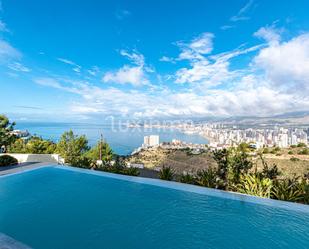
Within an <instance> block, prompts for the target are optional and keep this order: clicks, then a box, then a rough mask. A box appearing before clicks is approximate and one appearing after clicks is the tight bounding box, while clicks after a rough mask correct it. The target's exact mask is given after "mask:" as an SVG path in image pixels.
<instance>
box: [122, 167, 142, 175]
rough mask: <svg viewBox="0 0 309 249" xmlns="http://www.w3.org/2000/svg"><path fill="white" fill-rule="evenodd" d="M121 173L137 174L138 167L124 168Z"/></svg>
mask: <svg viewBox="0 0 309 249" xmlns="http://www.w3.org/2000/svg"><path fill="white" fill-rule="evenodd" d="M122 173H123V174H124V175H129V176H138V175H139V170H138V168H133V167H132V168H124V169H123V171H122Z"/></svg>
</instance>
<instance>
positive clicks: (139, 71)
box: [102, 50, 153, 86]
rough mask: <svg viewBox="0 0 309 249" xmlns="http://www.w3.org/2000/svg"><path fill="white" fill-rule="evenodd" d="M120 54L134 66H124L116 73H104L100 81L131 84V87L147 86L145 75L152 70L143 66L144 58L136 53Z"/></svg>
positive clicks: (122, 51)
mask: <svg viewBox="0 0 309 249" xmlns="http://www.w3.org/2000/svg"><path fill="white" fill-rule="evenodd" d="M120 54H121V55H122V56H124V57H127V58H128V59H129V60H130V61H131V63H133V64H134V65H124V66H123V67H121V68H120V69H118V70H117V71H110V72H106V73H105V74H104V76H103V78H102V81H103V82H105V83H107V82H113V83H118V84H131V85H133V86H141V85H147V84H148V83H149V80H148V79H147V76H146V73H147V72H152V71H153V70H152V69H151V68H149V67H147V66H146V65H145V59H144V56H143V55H142V54H140V53H138V52H136V51H133V52H132V53H129V52H127V51H126V50H121V51H120Z"/></svg>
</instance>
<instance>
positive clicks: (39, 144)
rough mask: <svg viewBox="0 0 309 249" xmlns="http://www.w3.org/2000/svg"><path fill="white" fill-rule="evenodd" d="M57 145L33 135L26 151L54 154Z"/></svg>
mask: <svg viewBox="0 0 309 249" xmlns="http://www.w3.org/2000/svg"><path fill="white" fill-rule="evenodd" d="M56 147H57V145H56V144H55V143H53V142H52V141H49V140H44V139H42V138H40V137H32V138H31V139H30V140H29V141H28V142H27V144H26V151H27V153H30V154H53V153H54V152H55V150H56Z"/></svg>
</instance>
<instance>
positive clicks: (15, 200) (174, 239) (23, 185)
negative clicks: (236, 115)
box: [0, 166, 309, 249]
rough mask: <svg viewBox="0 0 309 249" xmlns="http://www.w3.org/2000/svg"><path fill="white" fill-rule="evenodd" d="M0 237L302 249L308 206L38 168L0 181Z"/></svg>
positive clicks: (66, 247)
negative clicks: (4, 235) (0, 234)
mask: <svg viewBox="0 0 309 249" xmlns="http://www.w3.org/2000/svg"><path fill="white" fill-rule="evenodd" d="M259 203H261V204H259ZM0 233H4V234H6V235H8V236H10V237H12V238H14V239H16V240H18V241H20V242H22V243H24V244H26V245H28V246H30V247H32V248H34V249H79V248H80V249H88V248H89V249H96V248H98V249H104V248H106V249H113V248H119V249H139V248H147V249H159V248H171V249H174V248H175V249H180V248H184V249H193V248H198V249H202V248H209V249H211V248H214V249H220V248H225V249H229V248H231V249H234V248H250V249H254V248H258V249H262V248H267V249H269V248H272V249H276V248H293V249H296V248H304V249H308V248H309V206H304V205H297V204H286V203H284V202H279V201H270V200H263V199H260V198H254V197H247V196H242V195H235V194H229V193H223V192H220V191H215V190H209V189H206V188H200V187H196V186H190V185H184V184H178V183H170V182H163V181H160V180H151V179H141V178H134V177H126V176H115V175H112V174H108V173H101V172H98V173H93V172H92V171H88V170H81V169H73V168H68V167H62V168H61V167H60V166H57V167H44V168H40V169H36V170H32V171H28V172H24V173H20V174H15V175H9V176H4V177H0Z"/></svg>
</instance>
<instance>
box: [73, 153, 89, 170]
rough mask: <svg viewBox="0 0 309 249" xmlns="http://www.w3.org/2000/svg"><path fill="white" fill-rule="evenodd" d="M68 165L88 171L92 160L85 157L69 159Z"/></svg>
mask: <svg viewBox="0 0 309 249" xmlns="http://www.w3.org/2000/svg"><path fill="white" fill-rule="evenodd" d="M70 165H71V166H73V167H78V168H85V169H90V168H91V166H92V160H91V159H89V158H87V157H85V156H79V157H74V158H71V160H70Z"/></svg>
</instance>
